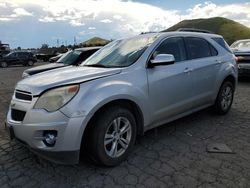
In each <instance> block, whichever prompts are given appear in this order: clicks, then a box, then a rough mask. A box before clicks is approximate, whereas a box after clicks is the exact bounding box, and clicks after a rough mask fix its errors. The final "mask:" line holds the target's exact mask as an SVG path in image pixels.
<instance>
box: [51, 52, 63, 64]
mask: <svg viewBox="0 0 250 188" xmlns="http://www.w3.org/2000/svg"><path fill="white" fill-rule="evenodd" d="M62 56H63V53H62V54H58V55H56V56H54V57H51V58H49V62H50V63H55V62H56V61H57V60H58V59H60V57H62Z"/></svg>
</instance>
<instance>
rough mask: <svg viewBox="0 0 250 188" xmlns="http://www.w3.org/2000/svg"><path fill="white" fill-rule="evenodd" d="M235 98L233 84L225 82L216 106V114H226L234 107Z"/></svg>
mask: <svg viewBox="0 0 250 188" xmlns="http://www.w3.org/2000/svg"><path fill="white" fill-rule="evenodd" d="M233 97H234V86H233V84H232V83H231V82H229V81H226V82H224V83H223V84H222V86H221V88H220V90H219V93H218V96H217V99H216V102H215V105H214V107H215V110H216V112H217V113H218V114H221V115H224V114H226V113H227V112H228V111H229V110H230V108H231V106H232V103H233Z"/></svg>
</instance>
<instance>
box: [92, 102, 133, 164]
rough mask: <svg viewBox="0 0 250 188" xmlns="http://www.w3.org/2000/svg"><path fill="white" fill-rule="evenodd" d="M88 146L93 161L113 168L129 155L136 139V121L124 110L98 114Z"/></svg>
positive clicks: (116, 108) (112, 110) (113, 109)
mask: <svg viewBox="0 0 250 188" xmlns="http://www.w3.org/2000/svg"><path fill="white" fill-rule="evenodd" d="M92 126H93V129H92V131H91V133H90V134H91V137H90V140H88V146H89V150H90V157H91V158H92V159H93V161H95V162H97V163H99V164H102V165H106V166H115V165H117V164H119V163H121V162H122V161H123V160H124V159H125V158H126V157H127V156H128V154H129V152H130V150H131V149H132V147H133V145H134V143H135V139H136V121H135V118H134V115H133V114H132V113H131V112H130V111H129V110H128V109H126V108H121V107H112V108H109V109H106V110H104V112H102V113H100V114H98V116H97V117H96V122H95V123H94V124H93V125H92Z"/></svg>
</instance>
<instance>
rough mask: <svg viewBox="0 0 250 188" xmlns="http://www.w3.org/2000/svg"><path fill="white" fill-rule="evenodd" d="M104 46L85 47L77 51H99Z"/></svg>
mask: <svg viewBox="0 0 250 188" xmlns="http://www.w3.org/2000/svg"><path fill="white" fill-rule="evenodd" d="M102 47H103V46H93V47H83V48H76V49H75V50H77V51H89V50H99V49H100V48H102Z"/></svg>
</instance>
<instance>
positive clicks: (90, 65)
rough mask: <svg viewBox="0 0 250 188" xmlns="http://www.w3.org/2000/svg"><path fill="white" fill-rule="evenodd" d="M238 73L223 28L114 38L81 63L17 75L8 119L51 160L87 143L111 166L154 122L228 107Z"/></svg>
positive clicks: (65, 158) (75, 153) (69, 158)
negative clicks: (219, 31)
mask: <svg viewBox="0 0 250 188" xmlns="http://www.w3.org/2000/svg"><path fill="white" fill-rule="evenodd" d="M218 41H220V43H218ZM222 44H224V45H222ZM237 75H238V73H237V65H236V62H235V57H234V55H233V54H232V52H231V51H230V50H229V49H227V47H226V45H225V42H224V40H223V38H222V37H221V36H219V35H215V34H205V33H198V32H166V33H151V34H144V35H139V36H135V37H132V38H128V39H123V40H116V41H114V42H112V43H109V44H108V45H106V46H105V47H103V48H102V49H100V50H99V51H98V52H96V53H95V54H94V55H93V56H91V57H90V58H88V59H87V60H86V61H85V62H83V63H82V64H81V66H78V67H71V68H62V69H60V70H52V71H48V72H44V73H41V74H37V75H34V76H31V77H29V78H27V79H23V80H21V81H20V82H18V83H17V85H16V88H15V92H14V95H13V98H12V100H11V104H10V108H9V111H8V115H7V127H8V129H9V130H10V135H11V137H12V138H17V139H18V140H20V141H21V142H22V143H25V144H26V145H27V146H29V147H30V148H31V150H33V151H35V152H36V153H37V154H38V155H40V156H43V157H45V158H47V159H49V160H52V161H55V162H60V163H77V162H78V160H79V154H80V151H82V150H81V149H83V151H84V152H83V154H84V155H89V156H90V158H91V159H93V161H95V162H96V163H99V164H102V165H107V166H113V165H117V164H119V163H120V162H121V161H123V160H124V159H125V158H126V157H127V156H128V154H129V152H130V151H131V149H132V147H133V145H134V143H135V140H136V136H137V135H143V133H144V132H145V131H147V130H149V129H151V128H154V127H157V126H159V125H163V124H166V123H168V122H170V121H173V120H175V119H178V118H181V117H183V116H186V115H188V114H191V113H193V112H196V111H198V110H201V109H203V108H207V107H209V106H213V107H214V109H215V111H216V112H217V113H218V114H226V113H227V112H228V111H229V109H230V107H231V105H232V102H233V96H234V91H235V87H236V83H237Z"/></svg>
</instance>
